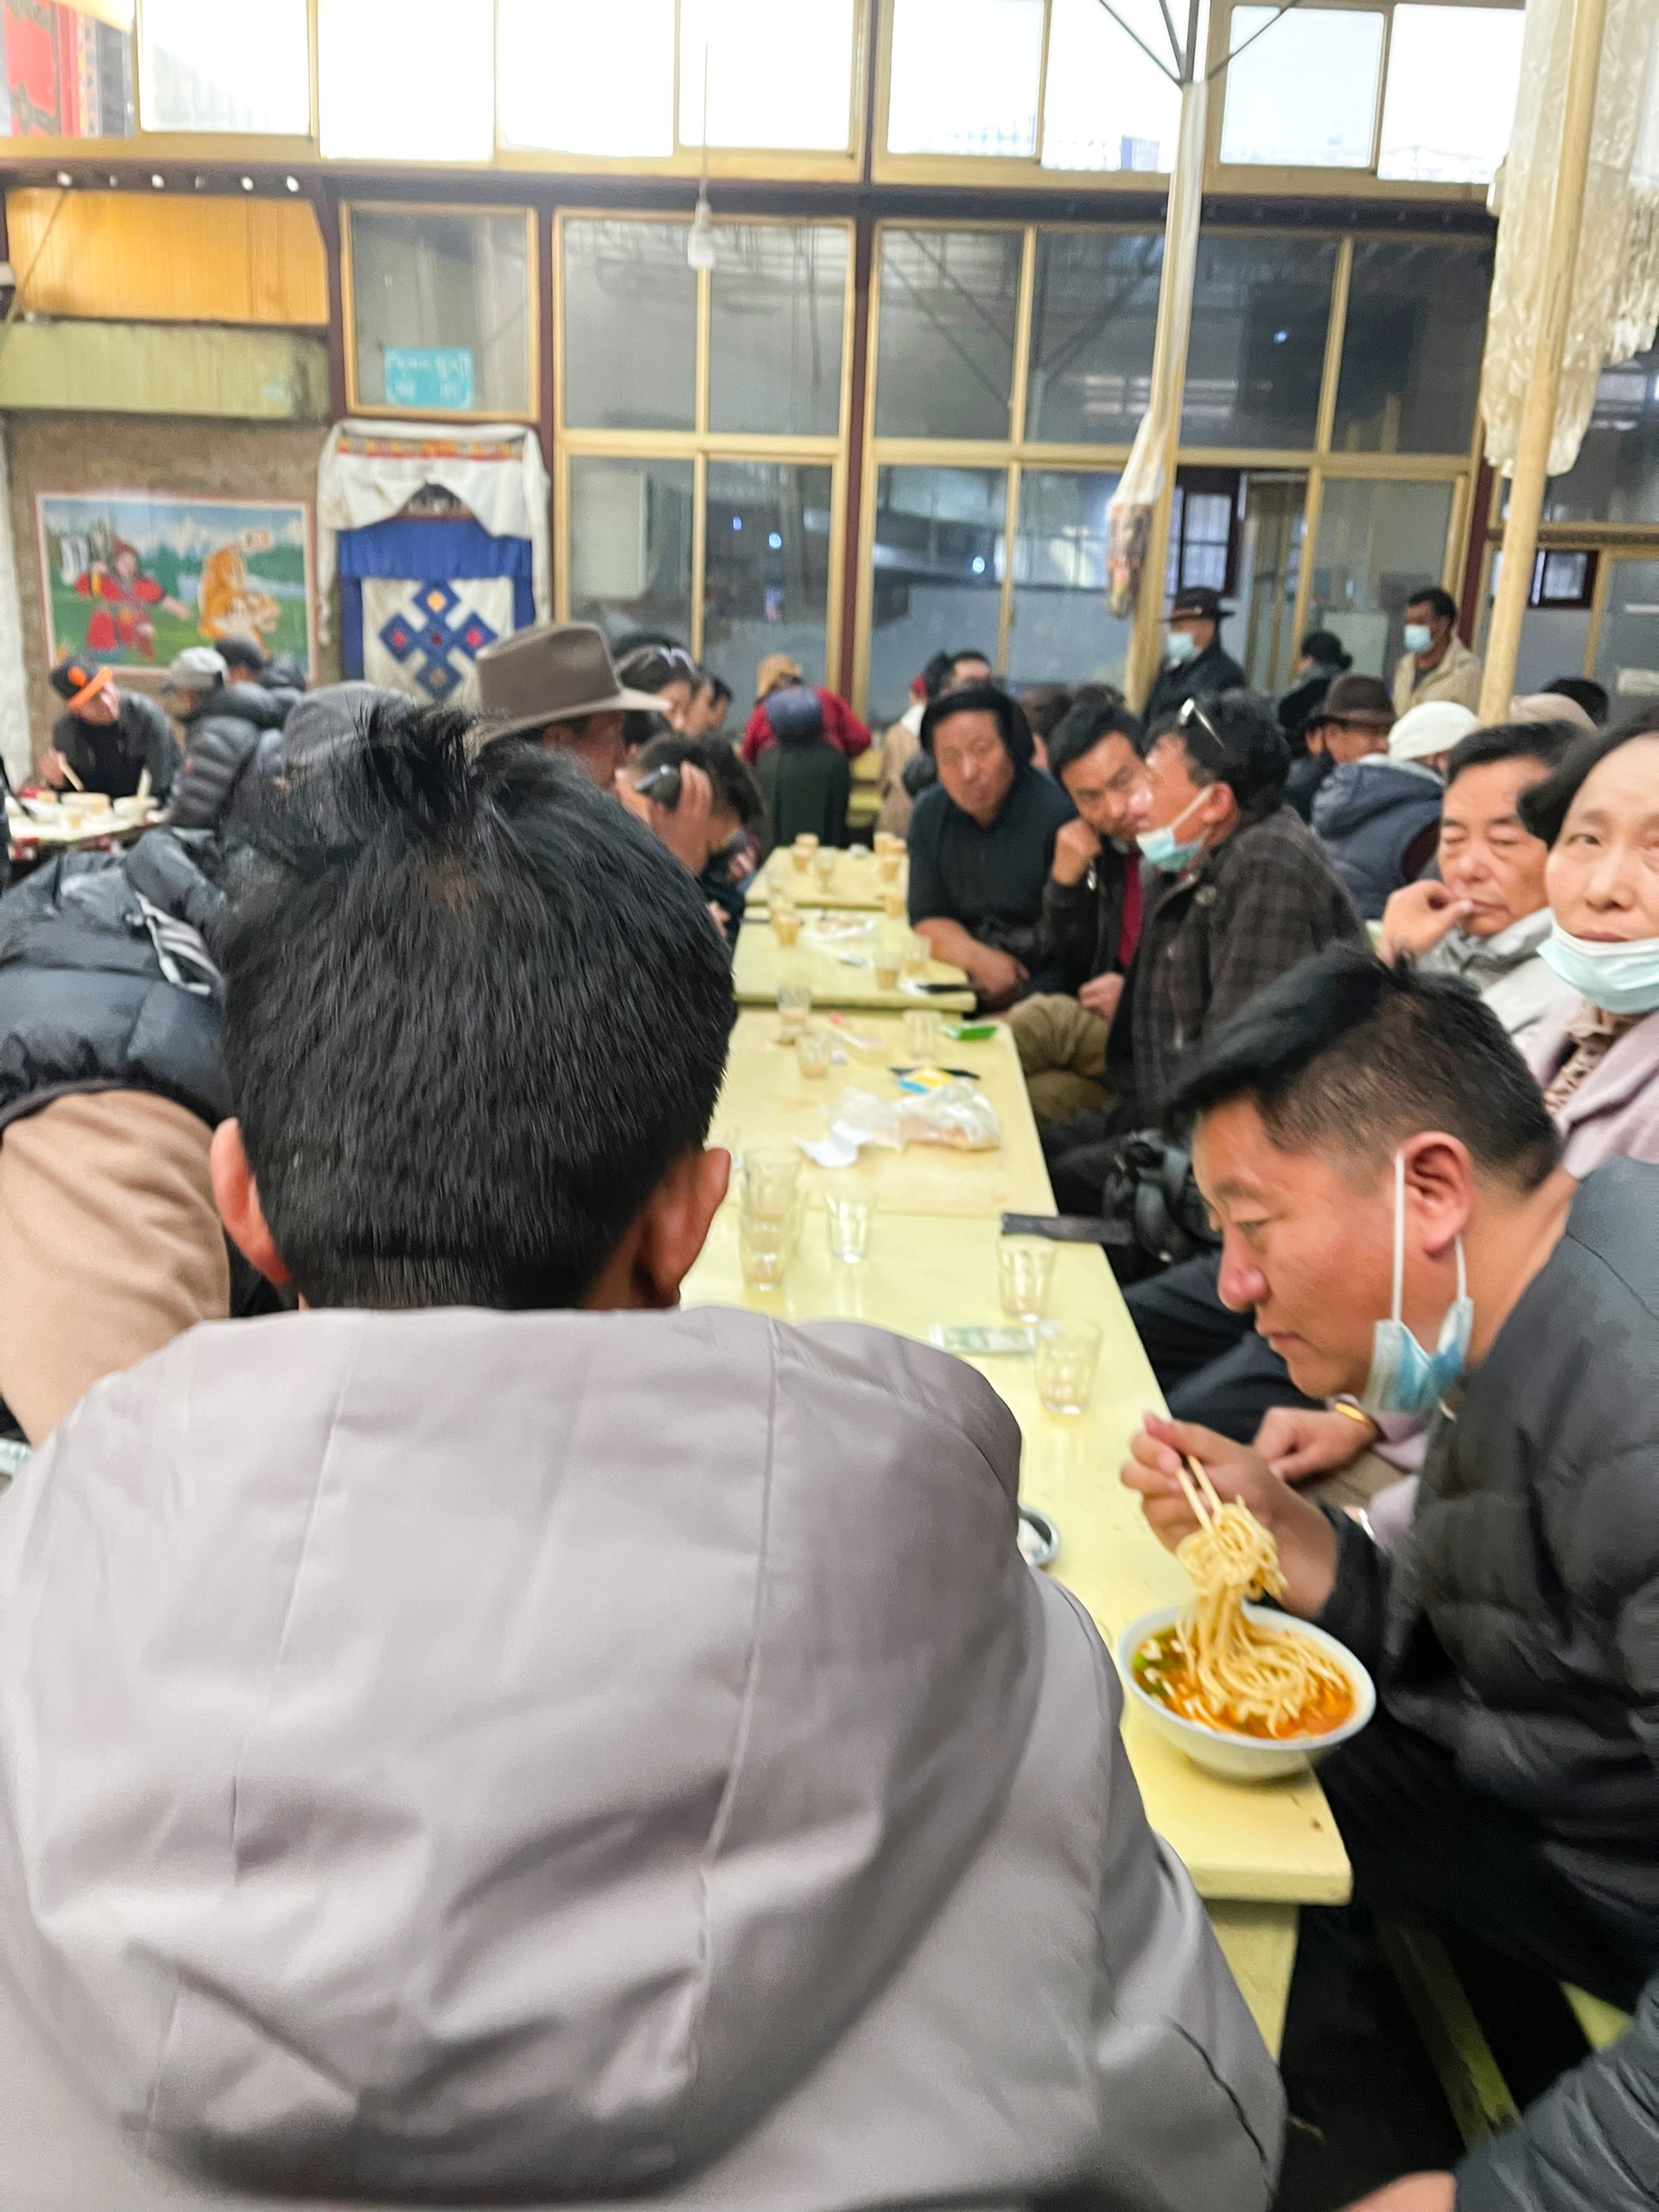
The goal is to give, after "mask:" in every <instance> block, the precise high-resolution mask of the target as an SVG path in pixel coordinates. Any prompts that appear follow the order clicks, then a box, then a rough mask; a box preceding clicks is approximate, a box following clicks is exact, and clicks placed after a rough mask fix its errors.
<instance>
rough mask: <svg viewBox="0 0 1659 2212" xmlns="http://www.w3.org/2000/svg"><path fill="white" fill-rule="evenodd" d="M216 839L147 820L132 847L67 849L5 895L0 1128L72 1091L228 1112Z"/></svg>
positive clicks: (213, 1119) (213, 1115) (211, 1118)
mask: <svg viewBox="0 0 1659 2212" xmlns="http://www.w3.org/2000/svg"><path fill="white" fill-rule="evenodd" d="M210 844H211V841H210V840H208V839H207V838H205V837H201V836H178V835H175V833H174V832H173V831H172V830H170V829H152V830H151V831H150V832H149V835H148V836H144V837H141V838H140V839H139V841H138V842H137V845H135V846H134V847H133V849H132V850H131V851H130V853H125V854H115V853H72V854H66V855H63V856H62V857H61V858H60V859H59V860H56V861H53V862H52V863H51V865H50V866H49V867H47V868H40V869H38V870H37V871H36V872H35V874H33V875H31V876H30V877H29V878H28V880H26V881H25V882H22V883H21V884H19V885H18V886H17V887H16V890H14V891H10V892H8V893H7V894H6V896H5V897H4V898H3V899H0V1128H4V1127H5V1125H6V1123H7V1122H13V1121H17V1120H20V1119H21V1118H22V1116H24V1115H26V1114H33V1113H36V1112H38V1111H39V1110H40V1109H41V1108H42V1107H44V1106H48V1105H49V1104H50V1103H51V1102H52V1101H53V1100H54V1098H61V1097H64V1096H67V1095H68V1094H69V1093H71V1092H74V1091H86V1090H151V1091H155V1092H156V1093H157V1094H158V1095H159V1096H161V1097H163V1098H171V1099H173V1100H174V1101H175V1102H176V1103H178V1104H179V1105H181V1106H183V1107H185V1108H187V1109H188V1110H189V1111H190V1112H191V1113H193V1114H199V1115H200V1116H201V1118H202V1120H203V1121H205V1122H208V1123H210V1124H213V1123H217V1122H219V1121H222V1120H223V1119H224V1117H225V1116H226V1114H228V1113H229V1112H230V1110H231V1103H230V1086H229V1084H228V1083H227V1082H226V1075H225V1065H224V1060H223V1058H222V1055H221V1052H220V1041H219V1040H220V1026H221V1010H220V995H219V987H218V983H217V980H216V977H215V976H214V975H213V970H212V968H211V962H210V956H209V954H208V952H207V940H208V939H209V938H212V937H213V934H214V932H215V931H216V929H217V927H218V925H219V918H220V917H221V916H222V914H223V912H224V907H225V897H224V893H222V892H220V891H219V889H218V888H217V887H215V886H214V885H213V883H212V882H211V881H210V880H209V879H208V878H207V875H205V874H203V872H202V869H201V867H200V861H201V860H202V859H203V858H204V857H205V856H206V849H207V848H208V847H209V846H210ZM141 901H147V902H148V903H149V906H150V908H151V909H152V910H153V911H152V912H151V913H150V914H149V915H148V916H147V915H146V913H145V912H144V906H143V904H141ZM169 969H170V970H171V976H169V973H168V971H169ZM192 986H194V988H192Z"/></svg>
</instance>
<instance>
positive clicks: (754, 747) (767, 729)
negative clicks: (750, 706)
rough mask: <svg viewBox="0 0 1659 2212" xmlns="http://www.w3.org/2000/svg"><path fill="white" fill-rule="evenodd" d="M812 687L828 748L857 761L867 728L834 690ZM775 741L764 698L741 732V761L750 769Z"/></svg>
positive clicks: (866, 741)
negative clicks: (836, 748) (821, 716)
mask: <svg viewBox="0 0 1659 2212" xmlns="http://www.w3.org/2000/svg"><path fill="white" fill-rule="evenodd" d="M812 688H813V690H815V691H817V697H818V704H819V705H820V706H821V707H822V708H823V734H824V735H825V736H826V737H827V738H828V739H829V742H830V744H831V745H836V746H839V747H840V748H841V750H842V752H843V753H845V754H846V755H847V758H848V759H849V760H857V758H858V756H859V754H860V753H862V752H863V750H864V749H865V747H867V746H868V743H869V741H870V733H869V731H868V728H866V727H865V725H864V724H863V723H862V722H861V721H860V720H859V719H858V716H857V715H855V713H854V712H853V710H852V709H851V708H850V707H849V705H848V703H847V702H846V701H845V700H844V699H839V698H837V697H836V694H835V693H834V692H833V691H824V690H819V688H818V686H817V684H814V685H813V687H812ZM777 742H778V741H777V739H776V738H775V737H774V736H773V735H772V724H771V723H770V722H769V721H767V720H766V701H765V700H764V699H757V700H756V701H755V703H754V712H753V714H752V715H750V716H749V721H748V727H747V728H746V729H745V731H744V733H743V744H742V747H741V751H742V754H743V758H744V759H745V760H747V762H748V764H749V766H751V767H753V766H754V763H755V761H756V760H758V759H759V758H760V754H761V753H764V752H765V751H766V748H767V747H768V746H772V745H776V744H777Z"/></svg>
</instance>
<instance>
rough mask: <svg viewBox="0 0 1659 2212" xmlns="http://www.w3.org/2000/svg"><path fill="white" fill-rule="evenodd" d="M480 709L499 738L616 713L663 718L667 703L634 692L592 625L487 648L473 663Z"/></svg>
mask: <svg viewBox="0 0 1659 2212" xmlns="http://www.w3.org/2000/svg"><path fill="white" fill-rule="evenodd" d="M474 665H475V666H476V668H477V670H478V699H479V705H480V708H481V709H483V711H484V713H485V715H486V716H487V717H488V718H489V720H490V721H491V722H492V723H493V725H494V734H495V735H496V736H498V737H510V736H511V735H512V733H513V732H514V731H515V730H523V729H541V728H543V727H544V726H545V725H546V724H547V723H549V722H568V721H575V720H577V719H579V718H580V717H581V716H582V715H600V714H604V713H605V712H607V710H608V709H613V708H615V709H629V708H638V709H644V710H645V712H647V713H649V714H662V713H664V712H665V711H666V709H667V708H668V705H669V702H668V701H667V700H666V699H659V698H658V696H656V694H655V693H654V692H651V691H633V690H629V688H628V686H627V685H626V683H621V682H620V681H619V680H618V677H617V673H616V671H615V669H614V668H613V666H612V665H611V654H610V648H609V646H608V645H607V644H606V643H605V633H604V632H603V631H602V630H599V629H596V628H595V627H594V625H593V624H592V623H591V622H542V623H538V624H537V626H536V627H535V628H534V629H531V630H517V631H515V632H513V634H512V637H510V638H503V639H500V641H499V643H498V644H496V645H486V647H485V648H484V651H483V652H481V653H480V655H479V657H478V659H477V661H476V663H475V664H474Z"/></svg>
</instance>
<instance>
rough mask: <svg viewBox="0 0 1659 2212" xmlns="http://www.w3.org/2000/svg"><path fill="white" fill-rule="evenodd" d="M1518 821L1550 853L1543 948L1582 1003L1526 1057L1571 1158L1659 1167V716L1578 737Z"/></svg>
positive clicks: (1558, 1019) (1580, 1162) (1559, 1018)
mask: <svg viewBox="0 0 1659 2212" xmlns="http://www.w3.org/2000/svg"><path fill="white" fill-rule="evenodd" d="M1520 813H1521V818H1522V821H1523V822H1524V823H1526V825H1527V827H1528V828H1529V829H1530V830H1531V831H1532V833H1533V835H1534V836H1536V837H1541V838H1543V839H1544V841H1545V842H1546V843H1547V844H1548V847H1549V860H1548V863H1547V865H1546V868H1545V872H1544V880H1545V886H1546V888H1547V889H1548V893H1549V907H1550V913H1551V916H1552V918H1553V919H1552V926H1551V931H1550V934H1549V936H1548V938H1547V939H1546V940H1545V942H1544V944H1543V945H1542V946H1541V952H1542V956H1543V957H1544V959H1545V960H1547V961H1548V963H1549V965H1550V966H1551V967H1552V968H1553V969H1554V970H1555V972H1556V974H1557V975H1558V976H1560V977H1561V978H1562V980H1563V981H1564V982H1567V983H1570V984H1571V985H1572V987H1573V989H1574V990H1575V991H1576V992H1577V993H1578V994H1579V996H1578V997H1577V998H1576V999H1575V1000H1573V1001H1571V1002H1570V1003H1569V1004H1568V1005H1567V1007H1564V1008H1563V1009H1561V1010H1560V1011H1559V1012H1557V1013H1556V1014H1554V1015H1553V1016H1552V1017H1551V1018H1550V1019H1549V1020H1547V1021H1546V1022H1544V1023H1543V1024H1542V1025H1541V1027H1540V1029H1539V1031H1538V1033H1537V1034H1536V1036H1535V1038H1534V1039H1533V1040H1532V1042H1531V1044H1530V1045H1529V1048H1528V1052H1527V1059H1528V1063H1529V1065H1530V1067H1531V1069H1532V1071H1533V1073H1534V1074H1535V1076H1536V1077H1537V1078H1538V1080H1539V1082H1540V1083H1541V1084H1542V1085H1543V1087H1544V1097H1545V1099H1546V1101H1547V1103H1548V1106H1549V1109H1550V1111H1551V1113H1553V1114H1554V1116H1555V1120H1556V1122H1557V1125H1558V1126H1559V1128H1560V1131H1561V1137H1562V1141H1563V1146H1564V1159H1565V1163H1566V1165H1567V1167H1568V1168H1569V1169H1570V1170H1571V1171H1572V1173H1573V1174H1574V1175H1577V1176H1580V1177H1582V1176H1585V1175H1587V1174H1588V1173H1590V1170H1591V1169H1592V1167H1595V1166H1599V1164H1600V1162H1601V1161H1602V1160H1605V1158H1606V1157H1607V1155H1608V1154H1610V1153H1624V1154H1628V1155H1629V1156H1630V1158H1632V1159H1635V1160H1653V1161H1659V711H1656V710H1654V709H1648V710H1646V711H1645V712H1644V713H1643V714H1640V715H1637V716H1635V717H1634V718H1633V719H1632V720H1630V721H1626V722H1624V723H1623V724H1621V725H1620V727H1619V728H1617V729H1613V730H1609V731H1607V732H1605V734H1604V733H1599V732H1598V733H1596V734H1592V735H1588V736H1585V737H1581V738H1580V739H1579V741H1577V743H1576V744H1574V746H1573V748H1572V750H1571V751H1570V752H1569V753H1568V754H1567V758H1566V759H1565V760H1563V761H1562V763H1561V765H1560V767H1559V768H1557V769H1556V770H1555V772H1554V774H1553V775H1551V776H1548V777H1547V778H1546V779H1544V781H1543V782H1542V783H1541V784H1535V785H1534V786H1533V787H1532V789H1531V790H1530V791H1525V792H1523V793H1522V797H1521V802H1520Z"/></svg>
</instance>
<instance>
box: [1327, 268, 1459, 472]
mask: <svg viewBox="0 0 1659 2212" xmlns="http://www.w3.org/2000/svg"><path fill="white" fill-rule="evenodd" d="M1491 282H1492V249H1491V246H1490V245H1485V244H1474V243H1471V244H1470V245H1403V244H1395V242H1393V241H1392V240H1390V241H1389V242H1387V243H1384V242H1382V241H1373V242H1370V243H1366V242H1363V241H1361V242H1358V243H1357V244H1356V245H1355V247H1354V276H1353V283H1352V284H1351V287H1350V288H1349V293H1348V320H1347V322H1346V324H1345V326H1344V330H1343V338H1342V372H1341V378H1340V380H1339V381H1338V385H1337V413H1336V423H1335V427H1334V429H1333V431H1332V443H1333V445H1334V447H1335V448H1336V450H1337V451H1338V453H1462V452H1463V451H1464V450H1465V448H1467V446H1468V443H1469V434H1470V431H1471V429H1472V427H1473V424H1474V419H1475V397H1476V393H1477V391H1478V387H1479V384H1480V356H1481V349H1482V347H1483V346H1484V344H1485V340H1486V295H1487V293H1488V292H1489V291H1490V289H1491Z"/></svg>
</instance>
